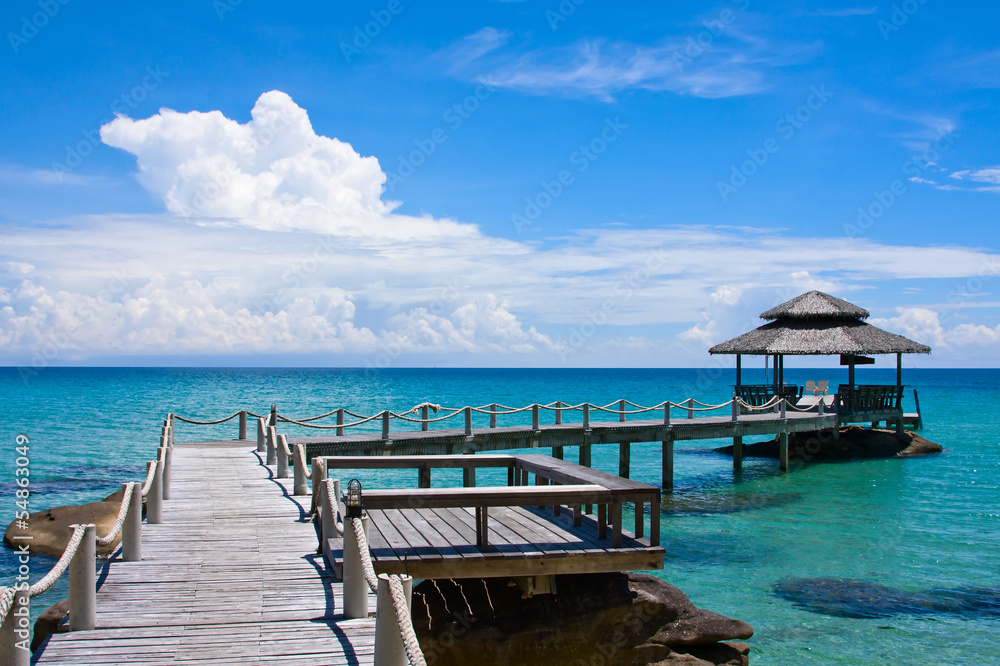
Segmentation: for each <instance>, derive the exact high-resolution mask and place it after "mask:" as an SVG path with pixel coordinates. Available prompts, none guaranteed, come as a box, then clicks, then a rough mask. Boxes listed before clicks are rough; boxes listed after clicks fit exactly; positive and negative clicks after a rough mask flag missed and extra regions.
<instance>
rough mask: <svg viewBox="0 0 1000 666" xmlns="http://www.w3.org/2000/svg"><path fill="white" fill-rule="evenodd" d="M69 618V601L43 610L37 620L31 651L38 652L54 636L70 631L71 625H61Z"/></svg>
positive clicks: (65, 600)
mask: <svg viewBox="0 0 1000 666" xmlns="http://www.w3.org/2000/svg"><path fill="white" fill-rule="evenodd" d="M68 616H69V599H63V600H62V601H60V602H59V603H57V604H52V605H51V606H49V607H48V608H46V609H45V610H43V611H42V613H41V614H40V615H39V616H38V619H37V620H35V631H34V633H33V634H32V637H31V651H32V652H35V651H36V650H38V647H39V646H40V645H41V644H42V643H43V642H44V641H45V639H46V638H48V637H49V636H51V635H52V634H61V633H63V632H64V631H69V624H61V622H62V621H63V619H64V618H66V617H68Z"/></svg>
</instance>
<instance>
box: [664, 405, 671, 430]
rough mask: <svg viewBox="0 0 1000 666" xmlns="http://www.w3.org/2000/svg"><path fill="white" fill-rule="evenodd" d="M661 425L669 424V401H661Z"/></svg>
mask: <svg viewBox="0 0 1000 666" xmlns="http://www.w3.org/2000/svg"><path fill="white" fill-rule="evenodd" d="M663 425H670V402H669V401H667V402H665V403H663Z"/></svg>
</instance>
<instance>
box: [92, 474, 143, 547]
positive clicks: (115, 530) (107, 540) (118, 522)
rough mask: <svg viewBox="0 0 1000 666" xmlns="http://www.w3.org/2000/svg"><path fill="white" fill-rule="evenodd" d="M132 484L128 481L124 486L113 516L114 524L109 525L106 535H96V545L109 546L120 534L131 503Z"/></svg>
mask: <svg viewBox="0 0 1000 666" xmlns="http://www.w3.org/2000/svg"><path fill="white" fill-rule="evenodd" d="M133 488H134V486H133V485H132V484H131V483H129V484H127V485H126V486H125V491H124V494H123V495H122V506H121V508H120V509H118V516H117V517H116V518H115V524H114V525H113V526H112V527H111V531H110V532H108V534H107V536H103V537H97V545H98V546H110V545H111V544H113V543H114V542H115V539H117V538H118V535H119V534H121V531H122V526H123V525H124V524H125V516H127V515H128V509H129V505H130V504H131V503H132V489H133Z"/></svg>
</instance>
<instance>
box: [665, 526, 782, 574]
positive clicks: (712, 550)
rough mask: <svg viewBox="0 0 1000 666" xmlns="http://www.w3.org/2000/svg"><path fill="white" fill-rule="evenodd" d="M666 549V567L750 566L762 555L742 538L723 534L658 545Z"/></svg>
mask: <svg viewBox="0 0 1000 666" xmlns="http://www.w3.org/2000/svg"><path fill="white" fill-rule="evenodd" d="M660 545H662V546H663V547H664V548H665V549H666V551H667V552H666V554H665V555H664V560H665V562H666V563H667V564H684V565H685V566H686V565H697V566H705V567H715V566H725V565H737V564H738V565H744V566H746V565H750V564H753V563H754V562H758V561H760V560H761V559H762V558H763V557H764V554H762V553H760V552H757V551H756V550H754V549H751V548H749V547H748V546H747V541H746V539H745V538H744V537H742V536H738V535H735V534H725V533H723V532H717V533H711V534H682V535H678V536H677V537H676V538H670V537H668V538H665V539H663V540H662V541H661V542H660Z"/></svg>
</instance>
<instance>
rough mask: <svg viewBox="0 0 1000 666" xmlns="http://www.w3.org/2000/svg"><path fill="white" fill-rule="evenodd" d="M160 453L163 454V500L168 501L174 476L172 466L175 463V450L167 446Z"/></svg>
mask: <svg viewBox="0 0 1000 666" xmlns="http://www.w3.org/2000/svg"><path fill="white" fill-rule="evenodd" d="M160 453H162V454H163V455H162V456H160V458H161V459H162V460H163V479H162V483H163V499H165V500H168V499H170V477H171V476H172V472H171V469H170V466H171V464H172V462H173V453H174V449H173V447H170V446H165V447H163V450H162V451H161V452H160Z"/></svg>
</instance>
